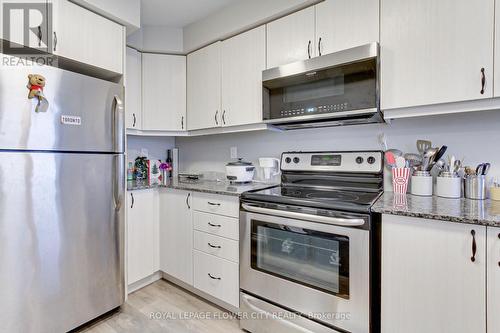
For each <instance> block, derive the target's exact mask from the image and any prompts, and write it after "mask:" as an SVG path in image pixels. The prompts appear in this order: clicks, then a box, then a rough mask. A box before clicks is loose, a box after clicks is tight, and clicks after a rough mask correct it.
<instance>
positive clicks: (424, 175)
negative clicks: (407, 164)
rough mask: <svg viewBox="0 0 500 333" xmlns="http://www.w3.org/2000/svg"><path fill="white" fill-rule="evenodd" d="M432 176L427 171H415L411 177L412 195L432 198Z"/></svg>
mask: <svg viewBox="0 0 500 333" xmlns="http://www.w3.org/2000/svg"><path fill="white" fill-rule="evenodd" d="M432 185H433V181H432V176H431V174H430V173H429V172H427V171H415V172H413V176H412V177H411V189H410V193H411V194H413V195H419V196H432Z"/></svg>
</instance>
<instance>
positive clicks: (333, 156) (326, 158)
mask: <svg viewBox="0 0 500 333" xmlns="http://www.w3.org/2000/svg"><path fill="white" fill-rule="evenodd" d="M383 163H384V162H383V153H382V152H381V151H354V152H287V153H283V154H282V155H281V170H282V171H314V172H317V171H320V172H321V171H324V172H346V173H349V172H352V173H358V172H361V173H381V172H382V171H383Z"/></svg>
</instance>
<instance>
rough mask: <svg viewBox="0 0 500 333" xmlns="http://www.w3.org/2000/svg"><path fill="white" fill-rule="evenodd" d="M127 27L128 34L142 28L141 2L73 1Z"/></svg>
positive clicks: (115, 0) (127, 0) (126, 0)
mask: <svg viewBox="0 0 500 333" xmlns="http://www.w3.org/2000/svg"><path fill="white" fill-rule="evenodd" d="M72 1H73V2H75V3H77V4H79V5H81V6H82V7H85V8H88V9H90V10H92V11H95V12H97V13H99V14H101V15H103V16H106V17H108V18H110V19H112V20H114V21H116V22H118V23H121V24H123V25H125V26H126V27H127V34H130V33H132V32H134V31H135V30H137V29H139V28H140V26H141V0H72Z"/></svg>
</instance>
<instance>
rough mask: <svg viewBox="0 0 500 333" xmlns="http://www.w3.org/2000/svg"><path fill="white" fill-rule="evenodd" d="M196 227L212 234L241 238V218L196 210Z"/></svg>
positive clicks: (194, 214) (235, 238)
mask: <svg viewBox="0 0 500 333" xmlns="http://www.w3.org/2000/svg"><path fill="white" fill-rule="evenodd" d="M193 218H194V223H193V224H194V229H195V230H198V231H203V232H207V233H209V234H212V235H216V236H221V237H226V238H230V239H234V240H236V241H237V240H239V220H238V219H235V218H233V217H227V216H221V215H215V214H209V213H203V212H196V211H195V212H194V213H193Z"/></svg>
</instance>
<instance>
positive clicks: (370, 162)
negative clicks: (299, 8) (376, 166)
mask: <svg viewBox="0 0 500 333" xmlns="http://www.w3.org/2000/svg"><path fill="white" fill-rule="evenodd" d="M366 161H367V162H368V164H373V163H375V157H373V156H370V157H368V159H367V160H366Z"/></svg>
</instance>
